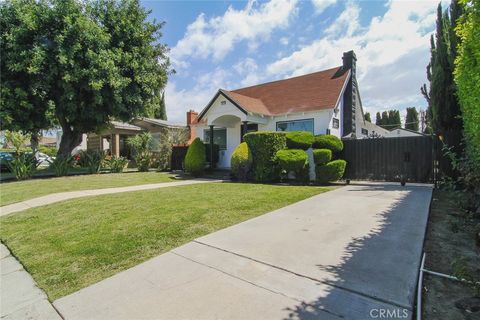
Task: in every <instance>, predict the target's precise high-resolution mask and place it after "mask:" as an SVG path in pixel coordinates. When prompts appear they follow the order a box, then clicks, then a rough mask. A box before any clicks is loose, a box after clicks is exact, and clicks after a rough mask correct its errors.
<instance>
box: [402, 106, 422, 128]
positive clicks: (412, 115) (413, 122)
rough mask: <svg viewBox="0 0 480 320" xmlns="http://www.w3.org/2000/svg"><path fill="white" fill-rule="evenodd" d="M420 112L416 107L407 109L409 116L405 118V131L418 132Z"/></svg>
mask: <svg viewBox="0 0 480 320" xmlns="http://www.w3.org/2000/svg"><path fill="white" fill-rule="evenodd" d="M418 128H419V123H418V112H417V109H416V108H415V107H412V108H407V116H406V118H405V129H409V130H413V131H418Z"/></svg>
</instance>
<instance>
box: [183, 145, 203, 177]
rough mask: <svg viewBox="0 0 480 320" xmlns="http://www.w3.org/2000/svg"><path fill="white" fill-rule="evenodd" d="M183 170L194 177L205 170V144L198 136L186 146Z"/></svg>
mask: <svg viewBox="0 0 480 320" xmlns="http://www.w3.org/2000/svg"><path fill="white" fill-rule="evenodd" d="M185 170H186V171H187V172H188V173H190V174H191V175H193V176H194V177H199V176H201V175H202V174H203V172H204V171H205V145H204V144H203V142H202V141H201V140H200V139H199V138H196V139H195V140H193V142H192V144H190V146H189V147H188V150H187V155H186V156H185Z"/></svg>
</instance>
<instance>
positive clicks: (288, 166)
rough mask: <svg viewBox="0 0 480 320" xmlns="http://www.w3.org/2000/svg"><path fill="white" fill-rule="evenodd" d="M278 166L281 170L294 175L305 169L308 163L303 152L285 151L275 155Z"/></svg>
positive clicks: (296, 150) (298, 150) (306, 156)
mask: <svg viewBox="0 0 480 320" xmlns="http://www.w3.org/2000/svg"><path fill="white" fill-rule="evenodd" d="M276 156H277V160H278V165H279V166H280V168H281V169H282V170H285V171H287V172H290V171H293V172H295V173H297V172H299V171H301V170H302V169H303V168H305V166H306V164H307V162H308V155H307V153H306V152H305V151H304V150H300V149H285V150H279V151H278V152H277V154H276Z"/></svg>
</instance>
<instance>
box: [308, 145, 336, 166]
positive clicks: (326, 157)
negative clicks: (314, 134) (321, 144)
mask: <svg viewBox="0 0 480 320" xmlns="http://www.w3.org/2000/svg"><path fill="white" fill-rule="evenodd" d="M313 159H314V161H315V164H316V165H317V166H321V165H324V164H325V163H327V162H329V161H330V160H332V150H329V149H314V150H313Z"/></svg>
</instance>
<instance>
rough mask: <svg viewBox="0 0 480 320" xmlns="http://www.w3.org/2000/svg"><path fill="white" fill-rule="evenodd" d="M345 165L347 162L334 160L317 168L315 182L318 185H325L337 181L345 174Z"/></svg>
mask: <svg viewBox="0 0 480 320" xmlns="http://www.w3.org/2000/svg"><path fill="white" fill-rule="evenodd" d="M346 165H347V162H346V161H345V160H334V161H331V162H329V163H327V164H324V165H323V166H317V168H316V175H317V181H318V182H320V183H327V182H330V181H337V180H339V179H340V178H341V177H342V176H343V174H344V173H345V167H346Z"/></svg>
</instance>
